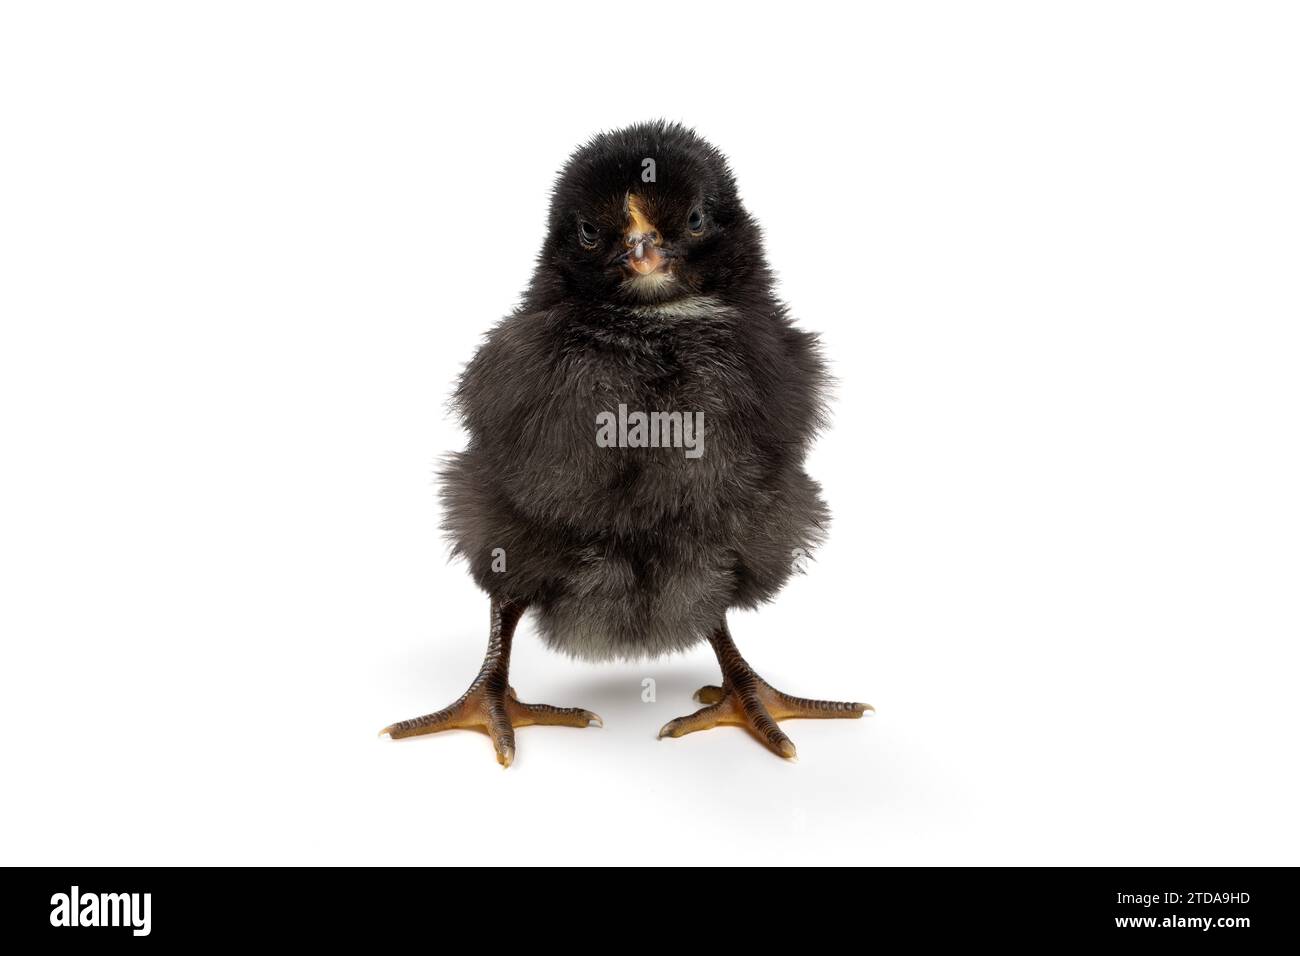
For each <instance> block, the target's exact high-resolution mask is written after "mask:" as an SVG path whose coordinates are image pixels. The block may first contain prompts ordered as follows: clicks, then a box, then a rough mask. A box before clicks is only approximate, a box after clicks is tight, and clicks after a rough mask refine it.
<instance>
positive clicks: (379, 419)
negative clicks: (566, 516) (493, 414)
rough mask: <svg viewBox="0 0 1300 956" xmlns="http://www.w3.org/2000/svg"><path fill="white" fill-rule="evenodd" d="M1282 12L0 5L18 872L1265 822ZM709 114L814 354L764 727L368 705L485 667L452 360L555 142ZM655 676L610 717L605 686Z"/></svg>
mask: <svg viewBox="0 0 1300 956" xmlns="http://www.w3.org/2000/svg"><path fill="white" fill-rule="evenodd" d="M1298 42H1300V31H1298V30H1297V20H1296V14H1295V13H1294V7H1292V8H1291V9H1290V10H1289V11H1288V10H1287V7H1286V5H1282V4H1279V5H1267V4H1235V3H1222V4H1205V3H1169V4H1152V3H1114V4H1102V3H1089V4H1071V5H1068V6H1067V5H1059V4H1042V3H1021V4H993V5H989V4H980V5H975V4H963V3H958V4H950V5H949V4H928V3H907V4H903V3H899V4H890V5H884V6H880V5H875V6H870V5H868V6H863V5H853V6H851V7H850V5H847V4H834V5H826V6H824V7H822V6H818V5H816V4H812V3H802V4H797V5H794V6H791V5H790V4H777V5H772V6H771V7H765V6H764V5H761V4H757V3H745V4H736V5H733V6H731V7H730V9H724V8H723V5H721V4H715V3H698V2H696V3H689V4H674V3H670V2H666V0H665V2H657V3H653V4H643V3H624V4H618V3H609V2H601V3H588V4H576V3H566V4H565V5H564V7H563V8H562V9H561V8H559V7H548V6H545V5H542V4H502V3H494V4H490V5H489V4H481V5H478V6H477V7H475V9H474V10H472V11H469V12H467V11H466V10H464V9H458V5H451V4H382V5H379V4H360V3H357V4H336V3H302V4H287V3H260V2H259V3H220V4H217V3H212V4H203V5H199V4H175V3H155V4H138V3H137V4H113V5H108V4H61V3H50V4H9V5H6V6H5V7H4V12H3V14H0V137H2V138H3V148H0V317H2V319H3V333H2V335H3V338H2V340H0V427H2V429H3V433H2V435H0V438H2V443H0V456H2V457H3V467H2V468H0V484H2V488H0V492H2V493H0V595H2V598H3V600H2V602H0V614H2V616H3V617H2V620H0V626H2V632H0V633H2V634H3V662H2V667H0V740H2V741H3V743H2V745H0V746H2V749H0V766H2V767H3V770H2V771H0V772H2V775H3V778H4V785H3V788H2V791H0V804H2V807H0V810H2V812H0V858H2V860H3V862H5V863H27V864H32V863H37V864H143V863H158V864H168V863H185V864H199V863H272V862H274V863H363V862H364V863H447V862H479V863H507V862H618V863H645V862H665V863H666V862H672V863H715V862H748V861H754V862H759V861H762V862H770V863H795V862H853V863H868V864H870V863H909V864H910V863H915V864H921V863H1060V864H1066V863H1075V864H1101V863H1106V864H1136V863H1146V864H1192V863H1202V864H1228V863H1234V864H1265V863H1271V864H1280V863H1289V864H1295V863H1298V862H1300V853H1298V851H1300V834H1298V832H1297V823H1296V814H1295V807H1296V806H1297V804H1300V786H1298V783H1300V778H1298V773H1297V767H1296V737H1297V734H1296V732H1297V716H1296V703H1295V699H1294V697H1295V685H1296V679H1297V664H1298V663H1300V660H1298V657H1300V654H1298V652H1297V629H1298V627H1297V625H1298V624H1300V607H1298V601H1297V582H1298V579H1300V578H1298V575H1300V548H1298V542H1300V506H1298V504H1297V489H1300V451H1298V449H1297V411H1298V410H1300V387H1298V385H1297V363H1298V362H1300V347H1298V346H1300V332H1298V331H1297V320H1298V319H1300V309H1298V308H1297V306H1298V305H1300V283H1298V282H1297V263H1298V262H1300V258H1298V256H1300V176H1298V175H1297V170H1300V126H1298V125H1297V122H1296V119H1297V106H1298V103H1297V100H1298V99H1300V97H1298V96H1297V91H1300V59H1298V58H1297V56H1296V50H1297V43H1298ZM658 116H663V117H668V118H674V119H681V120H684V121H686V122H688V123H690V124H693V125H695V126H696V127H697V128H698V129H699V130H700V131H701V132H702V133H703V134H705V135H706V136H707V137H709V138H711V139H712V140H714V141H715V142H716V143H717V144H719V145H720V146H721V147H722V148H723V150H724V151H725V152H727V153H728V155H729V156H730V157H731V159H732V162H733V165H734V167H735V170H736V173H737V175H738V178H739V182H740V184H741V188H742V191H743V195H744V197H745V200H746V202H747V203H748V205H749V207H750V209H751V210H752V211H753V212H754V213H755V215H756V216H757V217H758V218H759V219H760V221H761V222H762V223H763V224H764V228H765V231H766V235H767V237H768V252H769V256H770V259H771V261H772V263H773V264H774V266H775V267H776V269H777V270H778V272H779V274H780V280H781V292H782V295H783V296H784V297H785V298H786V299H788V301H789V302H790V303H791V304H792V306H793V308H794V311H795V313H796V315H797V316H798V317H799V319H800V321H801V323H802V324H803V325H804V326H805V327H807V328H810V329H815V330H818V331H819V332H821V333H822V334H823V335H824V337H825V341H826V343H827V346H828V350H829V353H830V355H831V356H832V357H833V359H834V363H835V372H836V374H837V375H838V377H839V379H840V388H839V392H838V399H837V404H836V421H835V425H834V427H833V429H832V430H831V431H830V432H829V433H827V434H826V435H825V436H824V437H823V438H822V440H821V442H820V444H819V445H818V447H817V450H816V453H815V454H814V455H813V457H812V459H811V461H810V463H809V465H810V470H811V471H812V473H813V474H814V475H815V476H816V477H818V478H819V479H820V480H821V481H822V482H823V484H824V486H825V489H826V494H827V497H828V499H829V501H830V502H831V505H832V507H833V509H834V513H835V523H834V526H833V528H832V537H831V540H830V543H829V544H828V545H827V546H826V547H825V548H824V549H823V550H822V551H821V552H820V554H819V556H818V560H817V562H816V563H815V564H813V565H812V567H811V573H810V574H809V575H808V576H807V577H802V578H799V579H797V580H796V581H795V582H794V583H793V584H792V585H791V586H789V587H788V588H787V589H786V591H785V592H784V593H783V594H781V595H780V597H779V598H778V599H777V600H776V602H775V603H774V604H772V605H770V606H769V607H767V608H765V609H763V610H761V611H759V612H757V613H752V614H743V615H738V616H737V617H736V618H735V619H734V621H733V632H734V634H735V636H736V639H737V641H738V643H739V646H740V647H741V649H742V650H743V652H744V653H745V654H746V655H747V656H748V657H749V659H750V660H751V661H752V662H753V663H754V664H755V666H756V667H757V668H758V669H759V670H760V672H761V673H762V674H763V675H764V676H766V677H767V678H768V679H769V680H770V681H771V682H772V683H773V684H775V685H777V686H779V687H781V688H783V689H785V690H788V691H791V692H793V693H798V694H805V695H812V696H825V697H832V698H849V699H861V700H867V701H870V702H871V703H873V704H874V705H875V706H876V707H877V708H878V711H879V713H878V714H877V715H876V716H875V717H874V718H871V719H867V720H863V721H861V722H847V721H843V722H842V721H826V722H809V721H805V722H791V723H788V724H786V725H785V729H786V730H787V731H788V732H789V733H790V735H791V736H792V737H793V739H794V740H795V742H796V743H797V744H798V746H799V754H800V760H799V762H798V763H797V764H788V763H785V762H782V761H781V760H778V759H776V758H774V757H773V756H771V755H770V754H769V753H767V752H766V751H765V750H764V749H763V748H762V747H761V746H760V745H759V744H758V743H756V742H755V741H754V740H752V739H751V738H749V737H748V736H747V735H746V734H745V733H744V732H742V731H740V730H737V729H731V728H729V729H720V730H716V731H710V732H708V733H702V734H697V735H694V736H691V737H688V738H684V739H681V740H665V741H656V739H655V733H656V731H657V729H658V728H659V726H660V725H661V724H663V723H664V722H665V721H667V720H668V719H669V718H671V717H674V716H677V715H679V714H682V713H685V712H687V711H688V710H690V709H693V708H694V707H695V706H696V705H694V704H693V702H692V701H691V700H690V696H689V695H690V693H691V691H693V690H694V689H695V688H696V687H697V686H699V685H700V684H703V683H706V682H713V681H714V680H715V679H716V670H715V666H714V664H713V662H712V660H711V655H710V653H709V651H708V650H707V648H703V647H701V648H699V649H698V650H697V651H696V652H694V653H692V654H690V655H688V656H685V657H679V658H675V659H669V660H658V661H651V662H645V663H641V664H629V665H622V666H598V665H588V664H575V663H572V662H570V661H568V660H567V659H564V658H562V657H559V656H556V655H553V654H550V653H548V652H546V651H544V650H543V649H542V648H541V647H540V645H539V644H538V642H537V641H536V640H535V639H534V634H533V630H532V625H531V623H528V624H525V625H524V627H523V628H522V630H521V632H520V636H519V639H518V641H517V646H516V656H515V662H514V669H513V681H514V684H515V686H516V687H518V688H519V691H520V694H521V696H522V697H523V698H524V699H526V700H540V701H546V702H549V703H554V704H562V705H581V706H586V707H590V708H592V709H594V710H596V711H598V712H599V713H600V714H601V715H602V716H603V717H604V719H605V727H604V729H603V730H597V729H592V730H587V731H576V730H568V729H562V728H529V729H524V730H522V731H520V733H519V738H518V739H519V758H518V761H517V763H516V765H515V766H514V767H513V768H511V769H510V770H509V771H503V770H502V769H501V768H500V767H498V766H497V764H496V762H495V760H494V759H493V754H492V750H491V746H490V744H489V743H488V741H487V739H486V738H485V737H482V736H480V735H477V734H473V733H466V732H457V733H448V734H443V735H438V736H434V737H426V738H422V739H418V740H414V741H402V742H391V741H387V740H380V739H378V737H377V736H376V733H377V731H378V730H379V728H380V727H382V726H383V725H384V724H386V723H389V722H390V721H393V720H396V719H400V718H405V717H411V716H415V715H417V714H421V713H424V712H427V711H429V710H433V709H436V708H438V707H441V706H443V705H444V704H446V703H448V702H450V700H451V699H452V698H454V697H455V696H456V695H458V694H459V693H460V692H461V691H462V690H463V689H464V687H465V685H466V684H467V683H468V681H469V680H470V678H471V677H472V676H473V674H474V672H475V670H476V668H477V666H478V663H479V660H480V657H481V654H482V651H483V647H484V644H485V639H486V625H487V604H486V600H485V599H484V598H483V596H482V595H480V594H479V593H478V592H477V591H476V590H475V588H474V587H473V585H472V584H471V582H470V580H469V578H468V576H467V574H466V573H465V571H464V570H463V569H462V568H461V567H460V566H458V565H449V564H447V562H446V558H445V553H446V552H445V542H444V541H442V540H441V539H440V537H439V534H438V531H437V520H438V509H437V502H436V498H435V487H434V478H433V474H434V469H435V466H436V462H437V459H438V456H439V455H441V454H443V453H445V452H447V451H449V450H452V449H456V448H459V447H461V446H462V444H463V441H464V436H463V435H462V433H461V432H460V430H459V429H458V427H457V426H456V423H455V422H454V421H452V420H450V419H449V418H448V417H447V413H446V411H445V405H444V402H445V399H446V397H447V394H448V391H449V389H450V387H451V385H452V383H453V381H454V379H455V377H456V375H457V373H458V371H459V369H460V367H461V365H462V363H463V362H464V361H466V360H467V359H468V358H469V357H470V355H471V354H472V353H473V350H474V348H475V346H476V344H477V343H478V341H479V340H480V336H481V335H482V334H483V333H484V332H485V331H486V330H487V329H488V328H489V327H490V326H491V325H492V324H493V323H494V322H495V321H496V320H497V319H498V318H500V317H501V316H502V315H504V314H505V313H506V312H508V311H509V309H510V308H511V307H512V305H513V303H514V302H515V301H516V298H517V296H518V294H519V292H520V291H521V290H522V288H523V286H524V284H525V282H526V281H527V278H528V276H529V274H530V271H531V266H532V258H533V254H534V251H535V249H536V246H537V243H538V242H539V240H540V238H541V236H542V233H543V224H544V216H545V210H546V204H547V199H548V190H549V186H550V183H551V181H552V177H553V175H554V172H555V170H556V169H557V168H558V167H559V166H560V164H561V163H562V162H563V160H564V159H565V157H566V155H567V154H568V152H569V151H570V150H571V149H572V148H573V147H574V146H576V145H577V144H578V143H580V142H581V141H583V140H584V139H585V138H587V137H588V136H590V135H591V134H593V133H595V132H596V131H598V130H600V129H602V128H609V127H613V126H617V125H621V124H624V123H627V122H631V121H634V120H637V119H645V118H649V117H658ZM644 677H653V678H655V679H656V680H657V682H658V699H657V702H656V703H653V704H649V703H643V702H642V701H641V697H640V689H641V680H642V678H644Z"/></svg>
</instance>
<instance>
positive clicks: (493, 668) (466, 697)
mask: <svg viewBox="0 0 1300 956" xmlns="http://www.w3.org/2000/svg"><path fill="white" fill-rule="evenodd" d="M523 613H524V605H522V604H517V603H513V602H510V601H498V600H497V599H496V598H493V599H492V630H491V632H490V634H489V636H488V649H487V656H486V657H485V658H484V659H483V666H482V667H481V668H479V672H478V676H477V677H475V678H474V682H473V683H472V684H470V685H469V690H467V691H465V693H464V694H462V695H461V696H460V698H459V699H458V700H457V701H456V702H455V703H453V704H452V705H451V706H450V707H445V708H443V709H442V710H440V711H437V712H436V713H432V714H425V715H424V716H423V717H415V718H413V719H411V720H403V721H399V722H398V723H395V724H391V725H389V726H388V727H385V728H384V729H383V730H381V731H380V732H379V733H380V734H381V735H384V734H387V735H388V736H389V737H392V738H398V737H418V736H420V735H421V734H434V733H437V732H438V731H440V730H480V731H483V732H484V733H486V734H487V735H488V736H489V737H491V738H492V746H493V747H494V748H496V752H497V762H498V763H499V764H501V765H502V766H503V767H508V766H510V764H511V763H512V762H513V761H514V759H515V728H516V727H527V726H529V725H530V724H547V725H550V726H557V727H588V726H590V725H592V724H596V725H598V726H599V725H600V724H601V720H600V718H599V717H597V716H596V715H595V714H593V713H592V712H591V711H589V710H583V709H581V708H579V707H552V706H550V705H549V704H525V703H523V702H522V701H521V700H519V698H518V697H516V696H515V690H514V688H513V687H511V686H510V683H509V680H510V677H509V674H510V644H511V641H512V640H513V639H514V634H515V626H516V625H517V624H518V623H519V618H520V617H522V616H523Z"/></svg>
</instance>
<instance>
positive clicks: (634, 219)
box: [623, 196, 665, 276]
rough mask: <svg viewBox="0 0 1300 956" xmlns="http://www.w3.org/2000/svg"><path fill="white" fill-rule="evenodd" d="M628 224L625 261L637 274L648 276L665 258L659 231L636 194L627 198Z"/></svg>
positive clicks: (624, 237)
mask: <svg viewBox="0 0 1300 956" xmlns="http://www.w3.org/2000/svg"><path fill="white" fill-rule="evenodd" d="M627 216H628V225H627V229H626V231H625V232H624V235H623V244H624V245H625V246H626V247H627V252H626V253H625V254H624V256H623V261H624V262H625V263H626V264H627V266H628V268H630V269H631V270H632V271H633V272H635V273H636V274H637V275H643V276H648V275H650V274H651V273H652V272H656V271H658V270H659V269H660V268H661V267H662V266H663V264H664V262H665V259H664V256H663V253H662V252H661V251H660V248H659V242H660V240H659V232H658V230H657V229H655V227H654V223H652V222H651V221H650V220H649V219H648V218H647V217H646V214H645V208H644V207H643V206H642V205H641V201H640V200H639V199H638V198H637V197H636V196H629V197H628V200H627Z"/></svg>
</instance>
